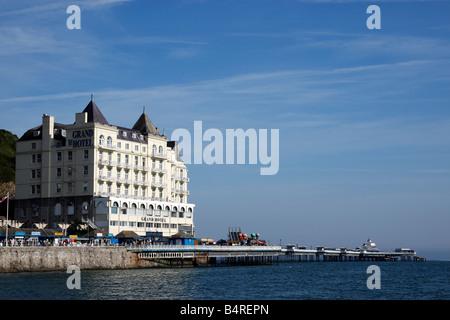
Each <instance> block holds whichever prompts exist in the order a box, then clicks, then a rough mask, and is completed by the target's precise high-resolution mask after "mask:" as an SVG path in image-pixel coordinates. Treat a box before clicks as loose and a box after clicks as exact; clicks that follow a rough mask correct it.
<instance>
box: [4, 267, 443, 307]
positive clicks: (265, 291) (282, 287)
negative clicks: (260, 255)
mask: <svg viewBox="0 0 450 320" xmlns="http://www.w3.org/2000/svg"><path fill="white" fill-rule="evenodd" d="M372 264H375V265H378V266H379V267H380V270H381V278H380V280H381V289H373V290H369V289H368V288H367V285H366V281H367V279H368V277H369V276H370V274H367V273H366V270H367V267H368V266H369V265H372ZM69 276H70V275H69V274H67V273H65V272H48V273H18V274H0V288H1V291H0V300H6V299H14V300H17V299H27V300H35V299H51V300H53V299H62V300H69V299H77V300H84V299H89V300H112V299H114V300H129V299H132V300H143V299H151V300H156V299H165V300H166V299H176V300H237V299H239V300H267V299H269V300H297V299H314V300H317V299H326V300H340V299H350V300H360V299H364V300H366V299H371V300H372V299H377V300H378V299H389V300H398V299H400V300H409V299H416V300H417V299H418V300H438V299H439V300H442V299H445V300H448V299H450V262H440V261H427V262H378V263H371V262H316V263H314V262H309V263H298V262H297V263H280V264H274V265H268V266H245V267H238V266H235V267H211V268H185V269H140V270H112V271H109V270H108V271H83V270H82V271H81V289H80V290H76V289H73V290H69V289H68V288H67V286H66V281H67V278H68V277H69Z"/></svg>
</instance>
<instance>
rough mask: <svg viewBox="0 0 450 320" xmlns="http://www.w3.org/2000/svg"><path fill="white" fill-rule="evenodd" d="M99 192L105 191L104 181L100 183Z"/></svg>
mask: <svg viewBox="0 0 450 320" xmlns="http://www.w3.org/2000/svg"><path fill="white" fill-rule="evenodd" d="M98 192H103V183H99V184H98Z"/></svg>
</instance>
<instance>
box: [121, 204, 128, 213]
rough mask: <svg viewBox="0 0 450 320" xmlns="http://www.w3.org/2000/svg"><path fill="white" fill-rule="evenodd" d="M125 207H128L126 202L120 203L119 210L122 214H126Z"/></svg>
mask: <svg viewBox="0 0 450 320" xmlns="http://www.w3.org/2000/svg"><path fill="white" fill-rule="evenodd" d="M127 208H128V204H127V203H126V202H124V203H123V204H122V209H121V210H120V211H121V212H122V214H127Z"/></svg>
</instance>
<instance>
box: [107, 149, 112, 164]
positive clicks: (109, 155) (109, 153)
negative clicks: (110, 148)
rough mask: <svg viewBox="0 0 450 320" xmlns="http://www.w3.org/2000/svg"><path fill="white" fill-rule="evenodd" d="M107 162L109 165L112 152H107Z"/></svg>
mask: <svg viewBox="0 0 450 320" xmlns="http://www.w3.org/2000/svg"><path fill="white" fill-rule="evenodd" d="M108 161H109V163H110V164H111V162H112V152H108Z"/></svg>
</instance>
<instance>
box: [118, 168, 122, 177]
mask: <svg viewBox="0 0 450 320" xmlns="http://www.w3.org/2000/svg"><path fill="white" fill-rule="evenodd" d="M121 173H122V169H119V168H117V179H120V175H121Z"/></svg>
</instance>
